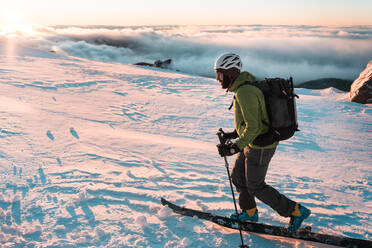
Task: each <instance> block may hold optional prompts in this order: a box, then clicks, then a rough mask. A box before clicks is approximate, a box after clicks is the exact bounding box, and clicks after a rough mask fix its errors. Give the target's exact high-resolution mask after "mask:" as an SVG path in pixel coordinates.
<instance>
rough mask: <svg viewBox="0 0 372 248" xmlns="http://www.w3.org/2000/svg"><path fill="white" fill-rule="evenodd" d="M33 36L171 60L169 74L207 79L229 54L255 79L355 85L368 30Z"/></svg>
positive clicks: (43, 42)
mask: <svg viewBox="0 0 372 248" xmlns="http://www.w3.org/2000/svg"><path fill="white" fill-rule="evenodd" d="M39 35H41V36H39V37H38V38H36V39H34V40H30V39H27V43H28V45H32V46H34V47H38V48H42V49H49V50H54V51H56V52H59V53H67V54H69V55H73V56H78V57H83V58H88V59H94V60H99V61H109V62H121V63H130V64H133V63H137V62H148V63H153V62H154V61H155V60H158V59H160V60H164V59H167V58H171V59H173V68H174V69H177V70H180V71H184V72H187V73H192V74H197V75H201V76H208V77H214V71H213V62H214V60H215V59H216V57H217V56H218V55H219V54H221V53H223V52H230V51H232V52H236V53H238V54H240V55H241V57H242V59H243V69H244V70H248V71H250V72H251V73H253V74H254V75H256V76H257V77H258V78H264V77H276V76H277V77H289V76H293V77H294V78H295V81H296V82H297V83H300V82H303V81H307V80H312V79H317V78H322V77H337V78H345V79H355V78H356V77H357V76H358V75H359V73H360V72H361V71H362V70H363V69H364V67H365V65H366V64H367V63H368V62H369V61H370V60H372V27H371V26H353V27H323V26H263V25H249V26H150V27H148V26H136V27H108V26H105V27H102V26H97V27H95V26H89V27H78V26H75V27H66V26H59V27H47V28H41V29H39Z"/></svg>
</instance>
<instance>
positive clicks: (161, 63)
mask: <svg viewBox="0 0 372 248" xmlns="http://www.w3.org/2000/svg"><path fill="white" fill-rule="evenodd" d="M171 63H172V59H166V60H164V61H161V60H156V61H155V62H154V63H153V64H150V63H146V62H139V63H135V64H134V65H140V66H150V67H156V68H163V69H169V68H170V66H171Z"/></svg>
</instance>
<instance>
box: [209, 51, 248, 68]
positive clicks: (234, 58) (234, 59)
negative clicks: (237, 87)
mask: <svg viewBox="0 0 372 248" xmlns="http://www.w3.org/2000/svg"><path fill="white" fill-rule="evenodd" d="M231 68H236V69H238V70H241V69H242V61H241V59H240V57H239V55H237V54H235V53H225V54H222V55H221V56H220V57H218V59H217V60H216V62H215V63H214V69H215V70H220V69H223V70H228V69H231Z"/></svg>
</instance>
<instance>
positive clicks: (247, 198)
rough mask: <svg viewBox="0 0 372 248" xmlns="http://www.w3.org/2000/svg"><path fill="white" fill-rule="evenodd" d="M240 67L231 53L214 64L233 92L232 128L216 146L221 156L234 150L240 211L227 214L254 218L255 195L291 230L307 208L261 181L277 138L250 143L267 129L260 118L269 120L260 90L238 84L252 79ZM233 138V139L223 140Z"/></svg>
mask: <svg viewBox="0 0 372 248" xmlns="http://www.w3.org/2000/svg"><path fill="white" fill-rule="evenodd" d="M241 68H242V62H241V59H240V57H239V56H238V55H237V54H234V53H226V54H223V55H221V56H220V57H219V58H218V59H217V60H216V61H215V64H214V69H215V72H216V77H217V78H216V79H217V81H218V82H219V83H220V84H221V88H222V89H226V92H233V93H234V101H233V106H234V117H235V120H234V124H235V130H234V131H233V132H223V133H222V140H223V141H224V142H222V143H221V144H219V145H218V146H217V147H218V152H219V154H220V155H221V157H224V156H231V155H234V154H237V155H236V160H235V164H234V167H233V170H232V172H231V178H232V182H233V184H234V185H235V187H236V189H237V191H238V193H239V198H238V202H239V206H240V208H241V210H242V211H241V212H240V213H238V216H237V215H236V213H235V214H232V215H231V218H232V219H239V220H241V221H252V222H257V221H258V210H257V205H256V201H255V197H256V198H257V199H259V200H260V201H262V202H263V203H265V204H267V205H269V206H270V207H271V208H272V209H274V210H275V211H276V212H278V214H280V215H281V216H284V217H290V222H289V227H288V230H289V231H291V232H294V231H296V230H297V229H298V228H299V227H300V226H301V224H302V222H303V221H304V220H305V219H306V218H307V217H309V215H310V213H311V211H310V210H309V209H308V208H306V207H304V206H302V205H300V204H298V203H296V202H294V201H292V200H290V199H289V198H287V197H286V196H285V195H283V194H281V193H279V192H278V191H277V190H276V189H274V188H273V187H271V186H270V185H268V184H266V183H265V177H266V173H267V169H268V167H269V163H270V160H271V158H272V157H273V155H274V153H275V150H276V147H277V145H278V142H274V143H273V144H270V145H268V146H264V147H261V146H257V145H254V144H253V143H254V142H253V141H254V140H255V138H256V137H257V136H258V135H260V134H264V133H266V132H267V131H268V129H269V128H268V127H267V126H266V125H264V124H263V121H265V122H266V123H269V118H268V114H267V111H266V105H265V99H264V96H263V93H262V92H261V90H260V89H258V88H257V87H255V86H252V85H247V84H244V85H241V84H243V83H245V82H247V81H250V82H253V81H256V79H255V77H254V76H253V75H252V74H250V73H249V72H246V71H244V72H241V71H240V70H241ZM240 86H241V87H240ZM234 139H235V142H233V143H232V142H228V143H227V144H226V142H225V141H227V140H234Z"/></svg>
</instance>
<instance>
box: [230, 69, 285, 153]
mask: <svg viewBox="0 0 372 248" xmlns="http://www.w3.org/2000/svg"><path fill="white" fill-rule="evenodd" d="M247 81H250V82H253V81H256V79H255V77H254V76H253V75H252V74H250V73H249V72H242V73H240V75H239V76H238V78H237V79H236V80H235V81H234V83H233V84H232V86H231V88H230V89H229V91H231V92H234V114H235V129H236V131H237V133H238V135H239V138H238V139H236V141H235V144H236V145H237V146H238V147H239V148H240V149H243V148H244V147H245V146H247V145H249V146H250V147H252V148H256V149H268V148H274V147H276V146H277V145H278V142H275V143H273V144H271V145H268V146H265V147H261V146H256V145H253V144H252V142H253V140H254V139H255V138H256V137H257V136H258V135H260V134H263V133H266V132H267V131H268V130H269V128H268V127H267V126H266V125H264V124H263V123H262V120H264V121H266V122H269V117H268V115H267V111H266V104H265V99H264V96H263V94H262V92H261V90H260V89H258V88H257V87H255V86H253V85H244V86H242V87H240V88H239V89H238V86H239V85H241V84H242V83H244V82H247Z"/></svg>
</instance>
